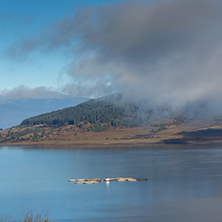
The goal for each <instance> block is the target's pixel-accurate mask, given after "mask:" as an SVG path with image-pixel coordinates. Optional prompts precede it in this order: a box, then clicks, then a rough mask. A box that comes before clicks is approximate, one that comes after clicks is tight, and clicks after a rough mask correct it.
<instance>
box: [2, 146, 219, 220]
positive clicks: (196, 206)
mask: <svg viewBox="0 0 222 222" xmlns="http://www.w3.org/2000/svg"><path fill="white" fill-rule="evenodd" d="M221 168H222V148H221V147H208V148H207V147H198V148H195V149H194V148H193V147H186V146H183V147H181V146H180V147H179V148H177V147H175V146H173V147H170V146H167V147H151V148H147V149H145V148H125V149H101V148H100V149H27V148H26V149H23V148H22V147H13V148H11V147H2V148H0V178H1V180H0V215H2V214H3V213H6V214H10V215H12V216H13V217H16V218H19V217H21V216H22V215H23V212H27V211H29V210H34V211H35V212H36V213H43V214H44V213H46V211H49V214H50V216H51V217H52V218H53V220H54V221H65V220H71V221H104V220H105V221H126V220H127V221H147V219H149V220H148V221H158V222H159V221H169V222H172V221H219V220H217V218H221V216H222V212H220V210H219V206H220V204H221V203H222V189H221V186H222V173H221ZM105 177H134V178H148V181H140V182H124V183H120V182H119V183H118V182H111V183H99V184H93V185H75V184H74V183H69V182H68V179H70V178H105Z"/></svg>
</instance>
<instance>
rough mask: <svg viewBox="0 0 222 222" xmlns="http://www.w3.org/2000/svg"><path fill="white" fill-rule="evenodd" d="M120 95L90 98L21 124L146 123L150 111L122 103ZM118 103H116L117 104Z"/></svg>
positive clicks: (121, 124)
mask: <svg viewBox="0 0 222 222" xmlns="http://www.w3.org/2000/svg"><path fill="white" fill-rule="evenodd" d="M120 99H121V98H120V96H117V97H112V98H111V99H110V98H109V100H108V99H107V98H102V99H92V100H89V101H87V102H84V103H81V104H79V105H77V106H75V107H69V108H65V109H62V110H58V111H53V112H50V113H46V114H42V115H38V116H35V117H31V118H28V119H25V120H24V121H22V123H21V125H22V126H33V125H39V124H46V125H48V126H53V125H54V126H55V125H56V126H65V125H76V126H79V124H87V123H90V124H96V123H97V124H98V123H101V124H107V123H108V124H111V125H112V126H114V127H115V126H127V127H135V126H140V125H144V124H145V125H146V124H147V123H148V121H149V118H150V116H151V111H147V112H145V113H144V112H143V113H142V112H140V111H139V107H138V106H137V105H136V104H132V103H131V104H123V103H121V102H120ZM117 104H118V105H117Z"/></svg>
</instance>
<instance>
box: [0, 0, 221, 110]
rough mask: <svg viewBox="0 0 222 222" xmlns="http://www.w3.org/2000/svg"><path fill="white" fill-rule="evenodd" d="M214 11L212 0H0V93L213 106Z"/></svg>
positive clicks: (216, 79) (217, 18) (217, 50)
mask: <svg viewBox="0 0 222 222" xmlns="http://www.w3.org/2000/svg"><path fill="white" fill-rule="evenodd" d="M221 11H222V2H221V1H220V0H214V1H212V0H204V1H203V0H96V1H95V0H1V1H0V31H1V36H0V77H1V81H0V93H1V94H2V92H4V93H6V94H7V93H9V92H10V93H11V95H12V94H13V93H14V94H16V96H17V97H18V96H19V94H21V96H24V95H33V92H35V93H37V92H38V91H41V92H46V93H47V91H48V90H51V91H57V92H60V93H63V94H67V95H71V96H78V97H87V98H88V97H99V96H103V95H108V94H110V93H114V92H119V91H121V92H123V93H124V94H125V95H126V96H127V97H129V98H130V99H136V100H138V99H143V100H144V99H145V100H147V101H149V103H152V104H166V103H167V104H170V105H171V106H173V107H180V106H184V105H186V104H189V103H192V102H195V101H200V100H201V101H203V100H204V101H207V103H209V104H211V103H214V107H216V108H215V110H218V109H220V110H221V108H220V107H218V104H222V101H221V100H222V99H221V93H222V88H221V82H222V74H221V70H222V62H221V55H222V26H221V24H222V14H221ZM35 93H34V94H35ZM41 95H42V93H41ZM218 101H221V102H218ZM210 106H211V105H210Z"/></svg>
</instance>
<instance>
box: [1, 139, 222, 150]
mask: <svg viewBox="0 0 222 222" xmlns="http://www.w3.org/2000/svg"><path fill="white" fill-rule="evenodd" d="M199 145H201V146H203V145H222V140H219V141H218V140H215V141H212V140H211V141H210V140H209V141H198V142H197V141H191V140H188V141H184V140H182V142H181V141H180V140H178V141H177V142H172V143H165V142H163V141H157V142H144V141H143V142H142V141H141V142H139V141H138V142H123V143H118V142H110V143H103V142H88V143H84V142H78V143H72V142H70V141H69V142H64V141H63V142H57V143H56V142H51V143H49V142H46V143H42V142H29V143H27V142H3V143H0V147H3V146H11V147H13V146H23V147H39V148H41V147H42V148H60V149H63V148H70V149H75V148H76V149H79V148H82V149H84V148H130V147H155V146H156V147H157V146H165V147H167V146H171V147H172V146H181V147H182V146H199Z"/></svg>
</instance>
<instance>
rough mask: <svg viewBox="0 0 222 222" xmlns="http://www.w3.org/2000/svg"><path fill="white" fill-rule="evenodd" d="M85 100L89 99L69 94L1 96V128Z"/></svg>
mask: <svg viewBox="0 0 222 222" xmlns="http://www.w3.org/2000/svg"><path fill="white" fill-rule="evenodd" d="M85 100H87V99H86V98H75V97H69V96H63V97H57V98H53V97H52V98H18V99H13V98H7V97H5V96H0V128H3V129H5V128H10V127H12V126H15V125H19V124H20V123H21V122H22V121H23V120H24V119H26V118H29V117H31V116H35V115H39V114H42V113H47V112H51V111H53V110H58V109H63V108H65V107H69V106H75V105H77V104H79V103H81V102H83V101H85Z"/></svg>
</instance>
